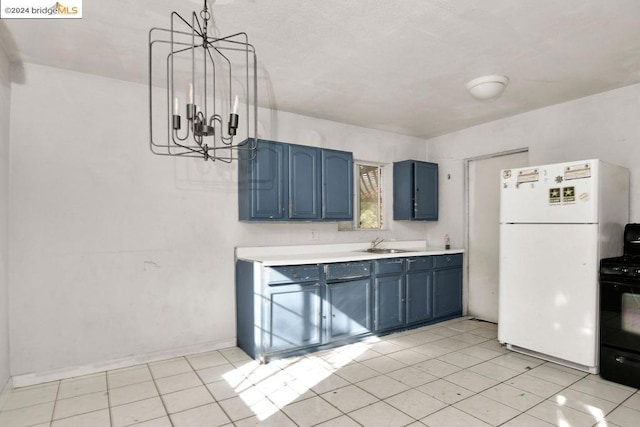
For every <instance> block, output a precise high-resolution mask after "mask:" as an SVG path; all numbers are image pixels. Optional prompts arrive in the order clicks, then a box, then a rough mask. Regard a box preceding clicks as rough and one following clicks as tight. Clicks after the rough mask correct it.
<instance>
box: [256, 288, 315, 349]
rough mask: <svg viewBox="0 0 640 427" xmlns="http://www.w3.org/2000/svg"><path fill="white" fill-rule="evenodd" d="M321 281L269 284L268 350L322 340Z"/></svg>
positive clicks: (267, 315)
mask: <svg viewBox="0 0 640 427" xmlns="http://www.w3.org/2000/svg"><path fill="white" fill-rule="evenodd" d="M320 289H321V288H320V284H319V283H312V284H305V285H284V286H269V293H268V304H267V310H266V312H265V316H266V322H265V323H266V324H267V325H268V328H267V329H266V330H265V351H267V352H270V353H271V352H276V351H282V350H288V349H293V348H299V347H308V346H313V345H318V344H320V337H321V335H320V327H321V323H320V310H321V301H322V298H321V295H320Z"/></svg>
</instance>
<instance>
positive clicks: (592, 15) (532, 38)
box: [0, 0, 640, 137]
mask: <svg viewBox="0 0 640 427" xmlns="http://www.w3.org/2000/svg"><path fill="white" fill-rule="evenodd" d="M201 8H202V2H201V1H192V0H189V1H184V0H182V1H177V0H174V1H167V0H153V1H152V0H136V1H130V0H110V1H103V2H99V1H95V0H85V1H84V2H83V17H84V18H83V19H81V20H71V19H62V20H61V19H56V20H3V21H2V22H0V37H1V40H2V44H3V46H4V47H5V50H6V51H8V54H9V55H10V57H11V59H12V60H14V61H18V62H20V61H23V62H33V63H38V64H43V65H50V66H54V67H60V68H65V69H71V70H77V71H81V72H86V73H92V74H98V75H104V76H108V77H114V78H118V79H123V80H129V81H135V82H141V83H146V82H147V60H148V58H147V55H148V52H147V49H148V46H147V38H148V31H149V29H150V28H151V27H158V26H159V27H166V26H168V24H169V15H170V13H171V11H173V10H175V11H178V12H180V13H183V14H185V15H187V14H189V13H190V12H191V11H193V10H196V11H199V10H200V9H201ZM212 8H213V15H214V18H215V21H216V30H217V32H218V33H219V34H221V35H226V34H231V33H235V32H239V31H245V32H247V33H248V34H249V38H250V42H251V43H252V44H253V45H254V46H255V48H256V52H257V55H258V67H259V76H260V77H259V104H260V105H261V106H264V107H269V108H275V109H278V110H282V111H289V112H292V113H297V114H302V115H306V116H312V117H318V118H324V119H328V120H334V121H338V122H344V123H351V124H355V125H359V126H365V127H369V128H375V129H382V130H387V131H392V132H398V133H403V134H408V135H414V136H418V137H433V136H437V135H441V134H444V133H448V132H452V131H455V130H459V129H463V128H466V127H470V126H473V125H476V124H480V123H483V122H487V121H492V120H496V119H499V118H502V117H506V116H511V115H514V114H518V113H522V112H525V111H529V110H532V109H536V108H541V107H544V106H548V105H552V104H557V103H560V102H564V101H568V100H571V99H575V98H580V97H583V96H587V95H591V94H594V93H598V92H603V91H607V90H611V89H614V88H618V87H622V86H626V85H630V84H634V83H638V82H640V1H638V0H607V1H604V0H562V1H557V0H556V1H551V0H518V1H514V0H484V1H480V2H479V1H477V0H455V1H453V0H451V1H445V0H387V1H378V0H347V1H345V0H324V1H312V0H268V1H267V0H263V1H259V0H219V1H218V2H215V3H213V4H212ZM486 74H504V75H507V76H509V78H510V79H511V82H510V84H509V87H508V88H507V90H506V92H505V93H504V95H503V96H502V97H501V98H499V99H497V100H494V101H489V102H479V101H476V100H474V99H473V98H471V96H470V95H469V94H468V93H467V92H466V90H465V88H464V84H465V83H466V82H467V81H468V80H471V79H473V78H476V77H479V76H482V75H486Z"/></svg>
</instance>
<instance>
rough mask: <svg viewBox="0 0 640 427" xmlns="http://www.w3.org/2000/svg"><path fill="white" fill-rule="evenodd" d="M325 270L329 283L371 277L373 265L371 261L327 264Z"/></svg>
mask: <svg viewBox="0 0 640 427" xmlns="http://www.w3.org/2000/svg"><path fill="white" fill-rule="evenodd" d="M325 269H326V270H325V272H326V275H327V282H329V281H336V280H344V279H354V278H356V277H369V276H371V263H370V262H369V261H366V262H341V263H336V264H327V265H326V266H325Z"/></svg>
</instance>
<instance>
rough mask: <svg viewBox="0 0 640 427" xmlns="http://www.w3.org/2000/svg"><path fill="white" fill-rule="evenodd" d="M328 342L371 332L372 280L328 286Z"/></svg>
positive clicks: (330, 284)
mask: <svg viewBox="0 0 640 427" xmlns="http://www.w3.org/2000/svg"><path fill="white" fill-rule="evenodd" d="M326 300H327V307H326V310H324V316H325V317H326V322H327V326H326V328H327V341H329V342H330V341H336V340H339V339H343V338H348V337H352V336H355V335H360V334H364V333H367V332H370V331H371V280H370V279H360V280H350V281H347V282H340V283H329V284H327V295H326Z"/></svg>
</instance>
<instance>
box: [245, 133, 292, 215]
mask: <svg viewBox="0 0 640 427" xmlns="http://www.w3.org/2000/svg"><path fill="white" fill-rule="evenodd" d="M240 154H241V157H240V161H239V162H238V165H239V166H238V168H239V169H238V197H239V199H238V201H239V214H240V219H241V220H249V219H261V220H271V219H273V220H277V219H285V215H286V211H285V202H286V200H285V196H286V191H287V188H286V185H287V182H286V180H285V179H284V177H285V174H286V168H287V164H286V162H285V155H286V154H287V153H286V151H285V147H284V146H283V145H282V144H279V143H277V142H272V141H264V140H259V141H258V146H257V149H256V152H255V153H253V155H251V154H249V152H246V151H243V152H241V153H240Z"/></svg>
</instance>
